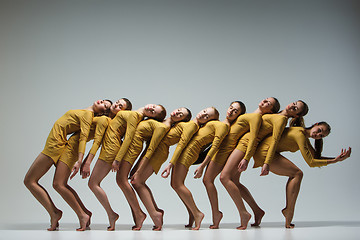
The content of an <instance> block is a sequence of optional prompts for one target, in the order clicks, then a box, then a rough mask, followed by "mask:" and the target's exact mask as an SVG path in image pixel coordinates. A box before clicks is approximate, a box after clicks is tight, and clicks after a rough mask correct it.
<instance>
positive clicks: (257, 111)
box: [254, 108, 265, 115]
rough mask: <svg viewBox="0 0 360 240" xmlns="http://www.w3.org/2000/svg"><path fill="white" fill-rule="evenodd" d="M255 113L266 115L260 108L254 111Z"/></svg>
mask: <svg viewBox="0 0 360 240" xmlns="http://www.w3.org/2000/svg"><path fill="white" fill-rule="evenodd" d="M254 113H258V114H260V115H263V114H265V113H264V112H263V111H261V109H260V108H257V109H256V110H255V111H254Z"/></svg>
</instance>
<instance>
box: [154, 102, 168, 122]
mask: <svg viewBox="0 0 360 240" xmlns="http://www.w3.org/2000/svg"><path fill="white" fill-rule="evenodd" d="M158 106H159V107H160V108H161V112H160V113H159V114H157V115H156V116H155V117H154V119H155V120H157V121H159V122H162V121H163V120H164V118H165V117H166V109H165V108H164V106H163V105H161V104H158Z"/></svg>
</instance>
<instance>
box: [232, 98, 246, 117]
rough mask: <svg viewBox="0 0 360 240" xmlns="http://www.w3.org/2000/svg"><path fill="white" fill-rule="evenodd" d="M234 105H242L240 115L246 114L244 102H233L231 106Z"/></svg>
mask: <svg viewBox="0 0 360 240" xmlns="http://www.w3.org/2000/svg"><path fill="white" fill-rule="evenodd" d="M233 103H238V104H239V105H240V108H241V111H240V114H239V115H242V114H244V113H246V107H245V104H244V103H243V102H242V101H233V102H231V103H230V106H231V104H233Z"/></svg>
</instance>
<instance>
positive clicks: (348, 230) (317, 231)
mask: <svg viewBox="0 0 360 240" xmlns="http://www.w3.org/2000/svg"><path fill="white" fill-rule="evenodd" d="M282 224H283V223H281V222H263V223H262V224H261V227H249V228H248V229H247V230H245V231H241V230H236V229H235V228H236V227H237V224H231V223H224V224H222V225H221V228H220V229H216V230H210V229H208V228H207V227H208V225H209V224H206V223H204V224H203V225H202V228H201V229H200V230H199V231H191V230H188V229H185V228H184V227H183V226H182V225H164V227H163V230H162V231H160V232H155V231H152V230H151V225H144V226H143V228H142V230H141V231H131V230H130V228H131V225H117V226H116V231H114V232H107V231H106V230H105V229H106V225H105V224H93V225H92V226H91V230H90V231H85V232H76V231H74V229H75V228H76V227H77V225H76V224H75V223H74V224H72V223H63V224H62V225H61V226H60V229H59V231H56V232H48V231H46V230H45V228H46V227H47V225H46V224H45V223H44V224H40V223H39V224H35V223H34V224H17V225H0V240H12V239H27V240H42V239H51V240H70V239H76V240H92V239H101V240H114V239H133V240H142V239H150V240H161V239H179V240H185V239H188V240H199V239H207V240H218V239H226V240H230V239H237V240H240V239H241V240H248V239H249V240H250V239H251V240H252V239H256V240H262V239H267V240H272V239H274V240H275V239H276V240H298V239H299V240H300V239H301V240H304V239H326V240H332V239H334V240H352V239H354V240H355V239H359V233H360V221H357V222H335V221H321V222H320V221H319V222H311V221H309V222H296V228H294V229H285V228H284V227H283V225H282Z"/></svg>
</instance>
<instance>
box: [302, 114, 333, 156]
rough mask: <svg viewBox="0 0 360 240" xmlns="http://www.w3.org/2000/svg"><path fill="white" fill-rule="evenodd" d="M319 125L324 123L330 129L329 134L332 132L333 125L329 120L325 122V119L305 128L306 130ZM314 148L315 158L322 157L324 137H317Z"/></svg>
mask: <svg viewBox="0 0 360 240" xmlns="http://www.w3.org/2000/svg"><path fill="white" fill-rule="evenodd" d="M317 125H324V126H325V127H326V128H327V130H328V134H330V132H331V127H330V125H329V124H328V123H327V122H324V121H322V122H318V123H315V124H313V125H311V126H310V127H307V128H305V129H306V130H308V129H312V128H313V127H315V126H317ZM314 148H315V155H314V158H321V152H322V149H323V139H315V144H314Z"/></svg>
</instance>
